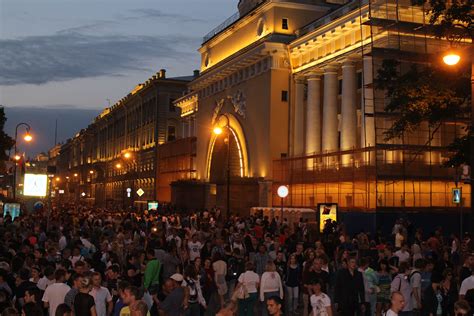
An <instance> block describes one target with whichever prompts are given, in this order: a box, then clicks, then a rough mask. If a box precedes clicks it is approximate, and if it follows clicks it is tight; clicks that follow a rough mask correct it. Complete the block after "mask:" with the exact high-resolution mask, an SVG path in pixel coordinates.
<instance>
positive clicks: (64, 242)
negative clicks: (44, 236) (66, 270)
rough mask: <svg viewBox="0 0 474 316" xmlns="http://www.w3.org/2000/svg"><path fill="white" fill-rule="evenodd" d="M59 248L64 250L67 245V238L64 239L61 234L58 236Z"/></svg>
mask: <svg viewBox="0 0 474 316" xmlns="http://www.w3.org/2000/svg"><path fill="white" fill-rule="evenodd" d="M58 244H59V250H64V248H66V246H67V240H66V237H65V236H64V235H63V236H61V238H59V242H58Z"/></svg>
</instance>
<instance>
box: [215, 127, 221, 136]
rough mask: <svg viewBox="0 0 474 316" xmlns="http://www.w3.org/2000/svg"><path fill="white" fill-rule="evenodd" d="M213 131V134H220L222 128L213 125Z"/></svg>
mask: <svg viewBox="0 0 474 316" xmlns="http://www.w3.org/2000/svg"><path fill="white" fill-rule="evenodd" d="M213 132H214V134H216V135H220V134H222V128H220V127H219V126H217V127H214V130H213Z"/></svg>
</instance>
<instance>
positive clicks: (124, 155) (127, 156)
mask: <svg viewBox="0 0 474 316" xmlns="http://www.w3.org/2000/svg"><path fill="white" fill-rule="evenodd" d="M123 158H125V159H130V158H132V154H131V153H129V152H128V151H127V152H126V153H124V154H123Z"/></svg>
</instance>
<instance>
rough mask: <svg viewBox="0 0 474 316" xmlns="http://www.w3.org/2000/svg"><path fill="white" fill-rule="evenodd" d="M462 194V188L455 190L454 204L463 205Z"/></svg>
mask: <svg viewBox="0 0 474 316" xmlns="http://www.w3.org/2000/svg"><path fill="white" fill-rule="evenodd" d="M461 199H462V192H461V188H453V203H454V204H461Z"/></svg>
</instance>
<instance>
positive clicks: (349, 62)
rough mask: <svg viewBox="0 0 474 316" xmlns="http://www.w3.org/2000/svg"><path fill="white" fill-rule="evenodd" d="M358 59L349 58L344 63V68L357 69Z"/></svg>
mask: <svg viewBox="0 0 474 316" xmlns="http://www.w3.org/2000/svg"><path fill="white" fill-rule="evenodd" d="M356 61H357V59H356V58H354V57H348V58H346V59H344V60H343V61H342V68H345V67H355V63H356Z"/></svg>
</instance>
